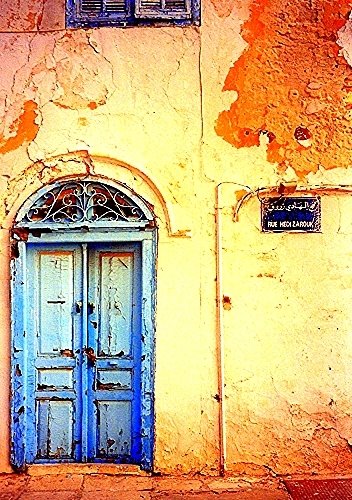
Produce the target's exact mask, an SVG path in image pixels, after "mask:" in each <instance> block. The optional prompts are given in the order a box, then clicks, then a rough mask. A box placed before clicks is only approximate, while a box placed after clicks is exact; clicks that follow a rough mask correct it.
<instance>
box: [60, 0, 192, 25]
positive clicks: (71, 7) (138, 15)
mask: <svg viewBox="0 0 352 500" xmlns="http://www.w3.org/2000/svg"><path fill="white" fill-rule="evenodd" d="M126 1H127V3H128V9H127V12H126V13H122V12H121V13H120V12H116V13H112V12H110V13H105V14H104V13H103V14H84V13H82V12H81V11H80V5H81V0H66V27H67V28H98V27H109V26H110V27H122V28H133V27H136V26H170V25H171V26H190V25H195V26H200V0H186V2H187V3H188V5H189V10H188V12H181V11H176V10H175V11H174V12H170V9H164V10H161V9H160V10H159V11H158V10H157V9H153V8H151V9H145V10H144V12H143V11H142V10H141V8H140V7H139V6H138V4H139V3H140V0H126Z"/></svg>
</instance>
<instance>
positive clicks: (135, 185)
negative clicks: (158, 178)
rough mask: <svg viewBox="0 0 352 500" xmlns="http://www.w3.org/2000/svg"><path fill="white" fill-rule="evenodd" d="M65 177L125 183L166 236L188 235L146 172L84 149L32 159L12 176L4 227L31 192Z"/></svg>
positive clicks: (9, 224) (9, 225)
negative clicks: (150, 210) (149, 210)
mask: <svg viewBox="0 0 352 500" xmlns="http://www.w3.org/2000/svg"><path fill="white" fill-rule="evenodd" d="M65 178H67V179H73V178H79V179H81V180H84V179H85V178H90V179H96V180H97V181H99V180H100V181H101V182H104V181H105V182H109V181H112V182H115V183H117V184H120V185H122V186H126V187H127V188H129V189H130V190H131V191H132V192H134V193H136V195H138V196H139V197H141V198H142V199H144V200H145V201H146V203H147V204H148V205H150V206H151V207H152V210H153V212H154V214H155V217H156V220H157V225H158V227H159V230H161V231H162V232H163V230H164V231H165V233H166V236H169V237H181V238H185V237H186V238H188V237H190V229H189V228H184V227H182V225H181V223H179V221H178V220H176V217H175V216H174V214H173V207H172V203H171V202H170V201H169V200H167V199H166V197H165V196H164V194H163V193H162V190H161V189H159V187H158V186H157V184H156V182H154V180H153V179H152V178H151V176H150V175H149V174H148V173H145V172H144V171H142V170H140V169H139V168H137V167H134V166H132V165H129V164H127V163H124V162H121V161H118V160H116V159H114V158H108V157H105V156H94V155H90V154H89V153H88V152H87V151H76V152H72V153H67V154H65V155H60V156H56V157H53V158H50V159H47V160H42V161H38V162H35V163H33V164H32V165H30V166H29V167H27V168H26V169H25V170H24V171H22V172H21V174H19V175H18V176H17V177H15V178H14V179H12V180H11V181H10V182H9V185H8V190H7V192H6V194H5V196H3V200H2V205H3V206H4V207H5V210H6V214H7V216H6V220H5V226H6V227H7V228H10V227H11V226H12V224H13V222H14V220H15V217H16V214H17V212H18V211H19V210H20V207H21V206H22V205H23V203H24V202H25V201H26V200H27V199H28V198H30V197H31V196H32V195H33V193H35V192H37V191H39V190H40V189H41V188H44V187H45V186H46V185H48V184H51V183H54V182H58V181H61V180H64V179H65Z"/></svg>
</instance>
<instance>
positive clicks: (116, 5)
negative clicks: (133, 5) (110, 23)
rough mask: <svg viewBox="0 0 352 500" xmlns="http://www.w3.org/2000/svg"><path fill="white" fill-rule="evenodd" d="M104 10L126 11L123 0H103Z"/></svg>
mask: <svg viewBox="0 0 352 500" xmlns="http://www.w3.org/2000/svg"><path fill="white" fill-rule="evenodd" d="M105 6H106V12H126V10H127V9H126V2H125V0H105Z"/></svg>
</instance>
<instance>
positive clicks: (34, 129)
mask: <svg viewBox="0 0 352 500" xmlns="http://www.w3.org/2000/svg"><path fill="white" fill-rule="evenodd" d="M37 109H38V106H37V104H36V103H35V102H34V101H31V100H30V101H27V102H25V103H24V106H23V113H22V114H21V115H20V116H19V117H18V118H17V120H15V121H14V122H13V123H12V125H10V132H12V133H14V135H12V136H10V137H8V138H7V139H6V138H5V137H4V136H2V137H0V153H1V154H4V153H8V152H9V151H14V150H15V149H17V148H19V147H20V146H22V145H23V144H28V143H30V142H31V141H33V140H34V139H35V138H36V136H37V133H38V130H39V125H38V124H37V123H36V119H37V116H38V113H37Z"/></svg>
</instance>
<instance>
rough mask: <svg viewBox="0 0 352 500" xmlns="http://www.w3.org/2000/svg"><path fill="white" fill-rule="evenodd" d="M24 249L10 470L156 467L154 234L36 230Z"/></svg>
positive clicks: (15, 265)
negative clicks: (91, 464) (58, 465)
mask: <svg viewBox="0 0 352 500" xmlns="http://www.w3.org/2000/svg"><path fill="white" fill-rule="evenodd" d="M22 213H23V212H22ZM17 220H19V219H17ZM18 250H19V256H18V257H16V258H15V259H14V260H13V262H12V330H13V334H12V335H13V336H12V346H13V361H12V392H13V394H12V451H11V453H12V463H13V465H14V466H15V467H17V468H23V467H25V465H27V464H30V463H33V462H39V463H41V462H44V463H54V462H60V461H73V462H84V461H98V462H105V461H109V462H115V463H135V464H140V465H141V467H142V468H143V469H145V470H152V464H153V440H154V312H155V260H156V230H155V229H154V230H153V229H152V230H148V229H144V228H142V230H139V231H136V230H127V228H124V230H119V229H118V228H115V229H114V230H112V231H111V232H106V230H104V228H101V227H100V228H94V224H92V225H91V230H90V231H89V232H87V231H84V232H81V231H77V228H75V231H69V230H67V229H66V230H65V231H61V230H59V229H56V230H55V231H53V232H50V233H46V232H42V233H41V235H40V237H38V236H37V232H35V233H33V234H31V233H29V235H28V240H27V241H26V242H24V241H20V242H19V244H18ZM77 304H81V305H80V307H77ZM24 332H26V334H24ZM117 334H118V336H117ZM88 346H89V347H90V348H91V349H92V351H93V353H94V355H93V354H92V355H90V356H87V355H86V354H85V353H86V352H87V348H88ZM126 374H127V375H128V377H127V378H126ZM109 377H110V378H109ZM119 380H122V381H125V382H124V383H120V382H119ZM128 380H130V381H131V385H129V384H128V382H127V381H128ZM109 381H110V382H109ZM111 381H112V382H111ZM114 381H115V382H116V383H115V382H114ZM98 382H99V383H98ZM81 417H82V418H81Z"/></svg>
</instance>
